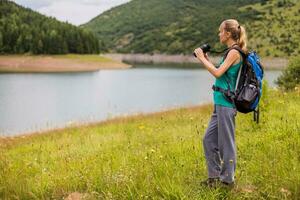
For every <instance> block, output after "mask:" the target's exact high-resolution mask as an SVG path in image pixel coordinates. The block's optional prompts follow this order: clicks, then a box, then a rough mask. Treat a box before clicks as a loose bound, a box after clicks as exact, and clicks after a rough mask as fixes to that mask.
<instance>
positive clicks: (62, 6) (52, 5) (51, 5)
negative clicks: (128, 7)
mask: <svg viewBox="0 0 300 200" xmlns="http://www.w3.org/2000/svg"><path fill="white" fill-rule="evenodd" d="M13 1H14V2H16V3H17V4H19V5H22V6H24V7H27V8H31V9H32V10H35V11H38V12H39V13H42V14H44V15H47V16H52V17H55V18H56V19H58V20H60V21H64V22H65V21H68V22H69V23H71V24H74V25H80V24H84V23H86V22H88V21H90V20H91V19H92V18H94V17H96V16H97V15H99V14H101V13H102V12H104V11H106V10H109V9H110V8H112V7H115V6H118V5H121V4H123V3H127V2H129V1H130V0H13Z"/></svg>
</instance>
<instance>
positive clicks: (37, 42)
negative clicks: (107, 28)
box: [0, 0, 99, 54]
mask: <svg viewBox="0 0 300 200" xmlns="http://www.w3.org/2000/svg"><path fill="white" fill-rule="evenodd" d="M98 52H99V44H98V39H97V38H96V37H95V36H94V34H93V33H92V32H90V31H87V30H84V29H82V28H78V27H76V26H73V25H71V24H69V23H62V22H59V21H57V20H56V19H54V18H52V17H46V16H43V15H41V14H39V13H37V12H34V11H32V10H30V9H27V8H24V7H22V6H19V5H17V4H15V3H13V2H11V1H7V0H1V1H0V53H3V54H15V53H17V54H18V53H32V54H66V53H86V54H90V53H98Z"/></svg>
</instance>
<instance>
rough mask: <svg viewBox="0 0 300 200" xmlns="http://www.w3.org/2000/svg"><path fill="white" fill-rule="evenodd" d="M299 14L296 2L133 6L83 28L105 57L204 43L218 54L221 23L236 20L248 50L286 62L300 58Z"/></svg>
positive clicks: (178, 50) (152, 1) (154, 0)
mask: <svg viewBox="0 0 300 200" xmlns="http://www.w3.org/2000/svg"><path fill="white" fill-rule="evenodd" d="M299 10H300V1H298V0H272V1H271V0H255V1H251V0H243V1H238V0H210V1H209V0H164V1H161V0H148V1H144V0H133V1H131V2H129V3H127V4H125V5H121V6H119V7H117V8H114V9H112V10H109V11H107V12H104V13H103V14H101V15H99V16H98V17H96V18H94V19H93V20H91V21H90V22H89V23H87V24H85V25H83V27H86V28H88V29H90V30H91V31H93V32H94V33H95V34H96V35H97V37H98V38H99V41H100V43H101V44H102V45H101V50H103V51H106V52H121V53H167V54H191V52H192V50H193V49H194V48H196V47H198V46H200V45H201V44H203V43H206V42H208V43H210V44H212V46H214V47H215V48H220V49H222V46H221V45H220V44H219V39H218V35H217V32H218V27H219V25H220V22H221V21H222V20H224V19H228V18H236V19H238V20H239V21H240V23H241V24H242V25H245V26H246V30H247V32H248V36H249V39H250V40H249V45H248V46H249V48H250V49H255V50H256V51H257V52H258V53H259V54H260V55H261V56H270V57H271V56H273V57H278V56H281V57H282V56H283V57H284V56H286V57H287V56H293V55H298V54H299V53H300V47H299V43H300V35H299V34H298V33H299V32H300V29H299V27H300V24H299V22H300V15H299Z"/></svg>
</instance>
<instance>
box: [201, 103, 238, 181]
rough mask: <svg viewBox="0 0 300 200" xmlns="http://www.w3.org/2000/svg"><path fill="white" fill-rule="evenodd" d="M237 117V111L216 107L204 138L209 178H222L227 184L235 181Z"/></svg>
mask: <svg viewBox="0 0 300 200" xmlns="http://www.w3.org/2000/svg"><path fill="white" fill-rule="evenodd" d="M235 116H236V109H234V108H228V107H224V106H218V105H215V106H214V112H213V114H212V116H211V120H210V122H209V126H208V128H207V130H206V133H205V136H204V138H203V147H204V153H205V157H206V164H207V170H208V177H209V178H220V179H221V181H223V182H226V183H232V182H233V181H234V172H235V166H236V147H235V138H234V135H235V134H234V132H235Z"/></svg>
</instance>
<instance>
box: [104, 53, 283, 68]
mask: <svg viewBox="0 0 300 200" xmlns="http://www.w3.org/2000/svg"><path fill="white" fill-rule="evenodd" d="M100 55H101V56H103V57H106V58H109V59H113V60H117V61H119V62H125V63H129V64H131V65H134V64H194V65H197V64H199V66H200V67H202V66H201V65H200V63H199V61H198V60H197V59H196V58H195V57H194V56H190V55H166V54H118V53H110V54H100ZM210 60H211V61H212V63H214V64H215V65H216V64H219V62H220V60H221V57H220V56H211V57H210ZM261 63H262V65H263V67H264V69H267V70H283V69H284V68H286V67H287V65H288V59H287V58H267V57H266V58H261Z"/></svg>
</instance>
